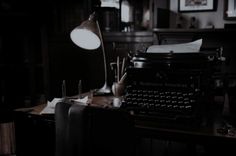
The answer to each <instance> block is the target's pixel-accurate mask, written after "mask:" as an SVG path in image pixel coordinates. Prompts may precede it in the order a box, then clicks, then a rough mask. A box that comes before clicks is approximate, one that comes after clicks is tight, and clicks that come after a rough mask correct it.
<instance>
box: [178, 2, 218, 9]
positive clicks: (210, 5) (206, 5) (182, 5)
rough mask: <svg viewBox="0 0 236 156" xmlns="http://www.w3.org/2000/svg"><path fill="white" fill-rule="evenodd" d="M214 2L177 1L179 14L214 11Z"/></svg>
mask: <svg viewBox="0 0 236 156" xmlns="http://www.w3.org/2000/svg"><path fill="white" fill-rule="evenodd" d="M214 1H215V0H179V12H197V11H198V12H199V11H201V12H202V11H214V10H215V4H214V3H215V2H214Z"/></svg>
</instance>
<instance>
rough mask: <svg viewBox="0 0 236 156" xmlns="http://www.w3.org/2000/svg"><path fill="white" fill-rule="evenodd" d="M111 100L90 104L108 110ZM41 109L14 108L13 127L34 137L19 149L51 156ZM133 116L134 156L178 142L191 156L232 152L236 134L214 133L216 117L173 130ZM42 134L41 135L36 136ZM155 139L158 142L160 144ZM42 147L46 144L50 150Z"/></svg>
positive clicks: (50, 135) (50, 131)
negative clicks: (15, 116) (21, 128)
mask: <svg viewBox="0 0 236 156" xmlns="http://www.w3.org/2000/svg"><path fill="white" fill-rule="evenodd" d="M112 99H113V97H112V96H95V97H94V98H93V102H92V103H93V105H100V106H101V107H103V106H105V107H109V106H110V107H111V102H112ZM44 107H45V104H44V105H38V106H36V107H33V108H27V109H18V110H17V113H18V118H17V119H16V122H17V123H18V124H16V125H18V126H22V123H23V126H26V127H27V128H28V130H26V131H23V132H22V131H20V133H24V134H23V135H25V133H28V132H29V131H30V130H31V133H32V131H33V135H32V136H31V137H34V139H29V141H31V142H30V144H27V145H26V146H23V144H21V146H20V147H21V148H23V149H24V148H25V149H26V147H27V146H30V147H31V146H32V147H31V148H33V149H35V150H36V151H37V150H40V151H44V152H45V151H46V150H45V149H47V150H48V151H49V152H48V151H47V152H46V153H50V154H52V153H53V152H54V146H55V145H54V139H55V136H54V133H55V122H54V117H53V116H48V115H40V114H39V112H40V111H41V110H42V109H43V108H44ZM133 117H134V120H135V132H134V133H136V134H137V149H138V150H139V152H138V153H139V154H138V156H141V155H152V154H153V153H156V154H160V150H156V149H160V148H163V149H165V150H166V149H167V148H170V147H171V148H176V147H178V146H179V145H175V146H176V147H173V146H174V145H173V143H175V144H176V143H180V144H181V145H183V144H184V145H186V149H189V145H191V148H192V149H191V152H193V151H194V153H195V154H196V152H197V154H199V149H198V148H199V146H200V147H201V150H203V152H204V153H206V154H219V153H221V152H222V154H223V153H224V154H225V153H227V152H229V151H230V152H233V153H236V150H234V148H232V147H233V146H235V145H236V135H235V134H234V135H229V134H220V133H218V132H217V129H218V128H220V125H219V124H220V120H221V119H220V118H217V119H216V120H213V118H212V119H211V120H210V121H211V122H209V123H205V124H203V125H201V126H200V125H199V126H184V127H182V126H180V127H175V126H172V125H168V124H167V123H165V124H160V122H158V121H155V120H148V119H147V118H139V117H137V116H133ZM29 123H30V124H29ZM30 126H33V127H30ZM37 128H38V129H37ZM16 130H17V127H16ZM17 133H18V135H21V136H23V135H22V134H19V132H17ZM42 133H43V135H39V134H42ZM35 134H37V135H35ZM28 135H29V134H28ZM35 138H36V141H35ZM18 139H24V137H20V138H18ZM159 140H161V142H160V141H159ZM34 142H37V143H34ZM20 143H21V140H18V144H20ZM170 143H172V144H170ZM48 144H50V145H48ZM45 145H48V146H49V147H50V148H49V147H47V146H45ZM163 145H164V146H163ZM22 146H23V147H22ZM40 147H41V148H40ZM27 149H28V147H27ZM172 150H173V149H172ZM174 150H176V149H174ZM26 151H27V150H26ZM24 152H25V151H24ZM27 152H28V151H27ZM188 152H189V151H188ZM200 152H202V151H200ZM22 153H23V152H22ZM22 153H20V154H19V155H23V154H22ZM39 153H40V152H39ZM42 153H43V152H41V153H40V154H42ZM151 153H152V154H151ZM28 154H29V153H28ZM31 154H32V153H31ZM40 154H39V155H40ZM44 154H45V153H44ZM162 154H163V153H162ZM188 154H189V153H188ZM26 155H27V154H26Z"/></svg>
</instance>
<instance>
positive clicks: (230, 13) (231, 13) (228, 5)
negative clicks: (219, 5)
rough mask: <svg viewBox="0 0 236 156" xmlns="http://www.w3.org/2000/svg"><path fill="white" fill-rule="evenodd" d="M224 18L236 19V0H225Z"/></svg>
mask: <svg viewBox="0 0 236 156" xmlns="http://www.w3.org/2000/svg"><path fill="white" fill-rule="evenodd" d="M224 19H225V20H236V0H225V4H224Z"/></svg>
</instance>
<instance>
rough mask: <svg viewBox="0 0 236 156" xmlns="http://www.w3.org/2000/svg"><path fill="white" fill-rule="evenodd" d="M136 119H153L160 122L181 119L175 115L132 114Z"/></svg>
mask: <svg viewBox="0 0 236 156" xmlns="http://www.w3.org/2000/svg"><path fill="white" fill-rule="evenodd" d="M133 115H134V116H136V117H141V118H153V119H160V120H162V119H163V120H173V121H174V120H178V119H179V118H181V117H180V116H179V115H177V114H173V113H159V112H152V111H149V112H138V113H134V114H133Z"/></svg>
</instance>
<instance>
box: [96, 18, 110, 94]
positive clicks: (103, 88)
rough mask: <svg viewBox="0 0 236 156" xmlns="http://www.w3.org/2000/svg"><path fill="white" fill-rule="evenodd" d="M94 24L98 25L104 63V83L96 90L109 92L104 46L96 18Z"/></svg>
mask: <svg viewBox="0 0 236 156" xmlns="http://www.w3.org/2000/svg"><path fill="white" fill-rule="evenodd" d="M96 24H97V27H98V34H99V36H100V40H101V47H102V55H103V64H104V79H105V82H104V85H103V87H102V88H101V89H99V90H98V93H111V89H110V87H109V86H108V83H107V61H106V53H105V48H104V42H103V36H102V33H101V29H100V25H99V22H98V21H97V20H96Z"/></svg>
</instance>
